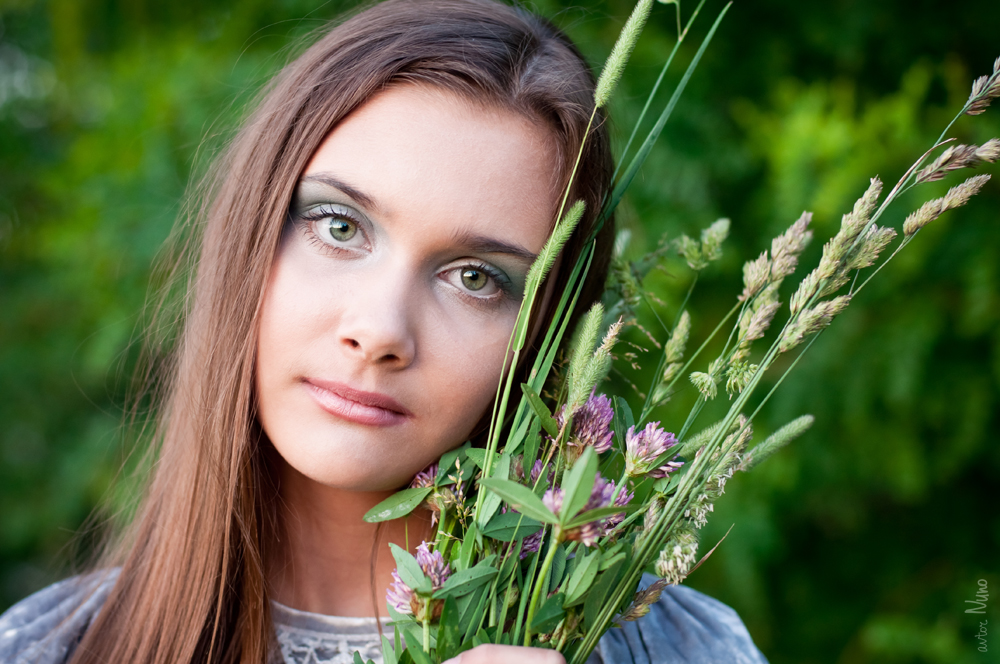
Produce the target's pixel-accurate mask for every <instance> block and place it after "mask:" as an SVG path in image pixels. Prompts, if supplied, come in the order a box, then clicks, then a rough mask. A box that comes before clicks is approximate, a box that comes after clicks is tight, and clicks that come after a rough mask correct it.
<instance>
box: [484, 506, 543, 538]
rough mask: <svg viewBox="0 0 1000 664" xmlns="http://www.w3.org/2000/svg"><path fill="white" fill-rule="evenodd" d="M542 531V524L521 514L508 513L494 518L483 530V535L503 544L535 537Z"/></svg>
mask: <svg viewBox="0 0 1000 664" xmlns="http://www.w3.org/2000/svg"><path fill="white" fill-rule="evenodd" d="M541 529H542V524H540V523H539V522H537V521H535V520H534V519H529V518H528V517H526V516H524V515H523V514H520V513H519V512H506V513H504V514H497V515H496V516H495V517H493V518H492V519H491V520H490V522H489V523H488V524H486V527H485V528H483V535H484V536H486V537H489V538H491V539H495V540H499V541H501V542H513V541H514V540H516V539H522V538H524V537H527V536H528V535H534V534H535V533H537V532H538V531H539V530H541Z"/></svg>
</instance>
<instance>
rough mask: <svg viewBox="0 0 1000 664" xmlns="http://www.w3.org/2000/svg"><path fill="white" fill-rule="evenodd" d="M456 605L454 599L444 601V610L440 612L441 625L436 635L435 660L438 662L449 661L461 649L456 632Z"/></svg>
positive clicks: (457, 632)
mask: <svg viewBox="0 0 1000 664" xmlns="http://www.w3.org/2000/svg"><path fill="white" fill-rule="evenodd" d="M459 617H460V616H459V614H458V604H457V603H456V602H455V598H454V597H449V598H447V599H446V600H445V601H444V609H442V611H441V624H440V625H439V626H438V634H437V658H438V659H439V660H446V659H451V658H452V657H454V656H455V655H457V654H458V649H459V648H460V647H461V645H462V644H461V642H460V640H461V636H462V635H461V634H459V631H458V619H459Z"/></svg>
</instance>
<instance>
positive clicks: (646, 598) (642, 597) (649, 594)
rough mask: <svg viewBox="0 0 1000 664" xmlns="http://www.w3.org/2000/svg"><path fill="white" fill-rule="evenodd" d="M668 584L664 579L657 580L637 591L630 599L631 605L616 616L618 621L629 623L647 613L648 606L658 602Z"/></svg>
mask: <svg viewBox="0 0 1000 664" xmlns="http://www.w3.org/2000/svg"><path fill="white" fill-rule="evenodd" d="M669 583H670V582H669V581H667V580H666V579H657V580H656V581H654V582H653V583H651V584H649V586H648V587H646V588H644V589H643V590H639V591H637V592H636V593H635V596H634V597H633V598H632V603H631V604H630V605H629V607H628V608H627V609H625V611H624V612H622V614H621V615H620V616H618V620H619V621H621V622H631V621H633V620H638V619H639V618H642V617H643V616H644V615H646V614H647V613H649V607H650V605H651V604H656V603H657V602H659V601H660V595H662V594H663V589H664V588H665V587H666V586H667V585H669Z"/></svg>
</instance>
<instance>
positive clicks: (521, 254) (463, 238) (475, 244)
mask: <svg viewBox="0 0 1000 664" xmlns="http://www.w3.org/2000/svg"><path fill="white" fill-rule="evenodd" d="M455 242H456V243H458V244H460V245H462V246H464V247H468V248H469V249H471V250H472V251H474V252H477V253H483V254H506V255H508V256H513V257H515V258H520V259H522V260H525V261H527V262H529V263H534V262H535V259H536V258H538V254H534V253H532V252H530V251H528V250H527V249H525V248H524V247H521V246H519V245H516V244H512V243H510V242H504V241H503V240H498V239H496V238H492V237H487V236H485V235H476V234H475V233H471V232H469V231H460V232H458V233H457V234H456V235H455Z"/></svg>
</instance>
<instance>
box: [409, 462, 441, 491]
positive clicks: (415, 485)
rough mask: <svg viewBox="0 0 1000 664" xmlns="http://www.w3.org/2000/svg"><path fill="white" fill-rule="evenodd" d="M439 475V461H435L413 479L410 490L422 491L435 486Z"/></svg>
mask: <svg viewBox="0 0 1000 664" xmlns="http://www.w3.org/2000/svg"><path fill="white" fill-rule="evenodd" d="M437 474H438V464H437V461H435V462H434V463H432V464H431V465H429V466H427V467H426V468H424V469H423V470H421V471H420V472H419V473H417V474H416V475H415V476H414V477H413V481H412V482H410V488H411V489H422V488H426V487H431V486H434V479H435V478H436V477H437Z"/></svg>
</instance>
